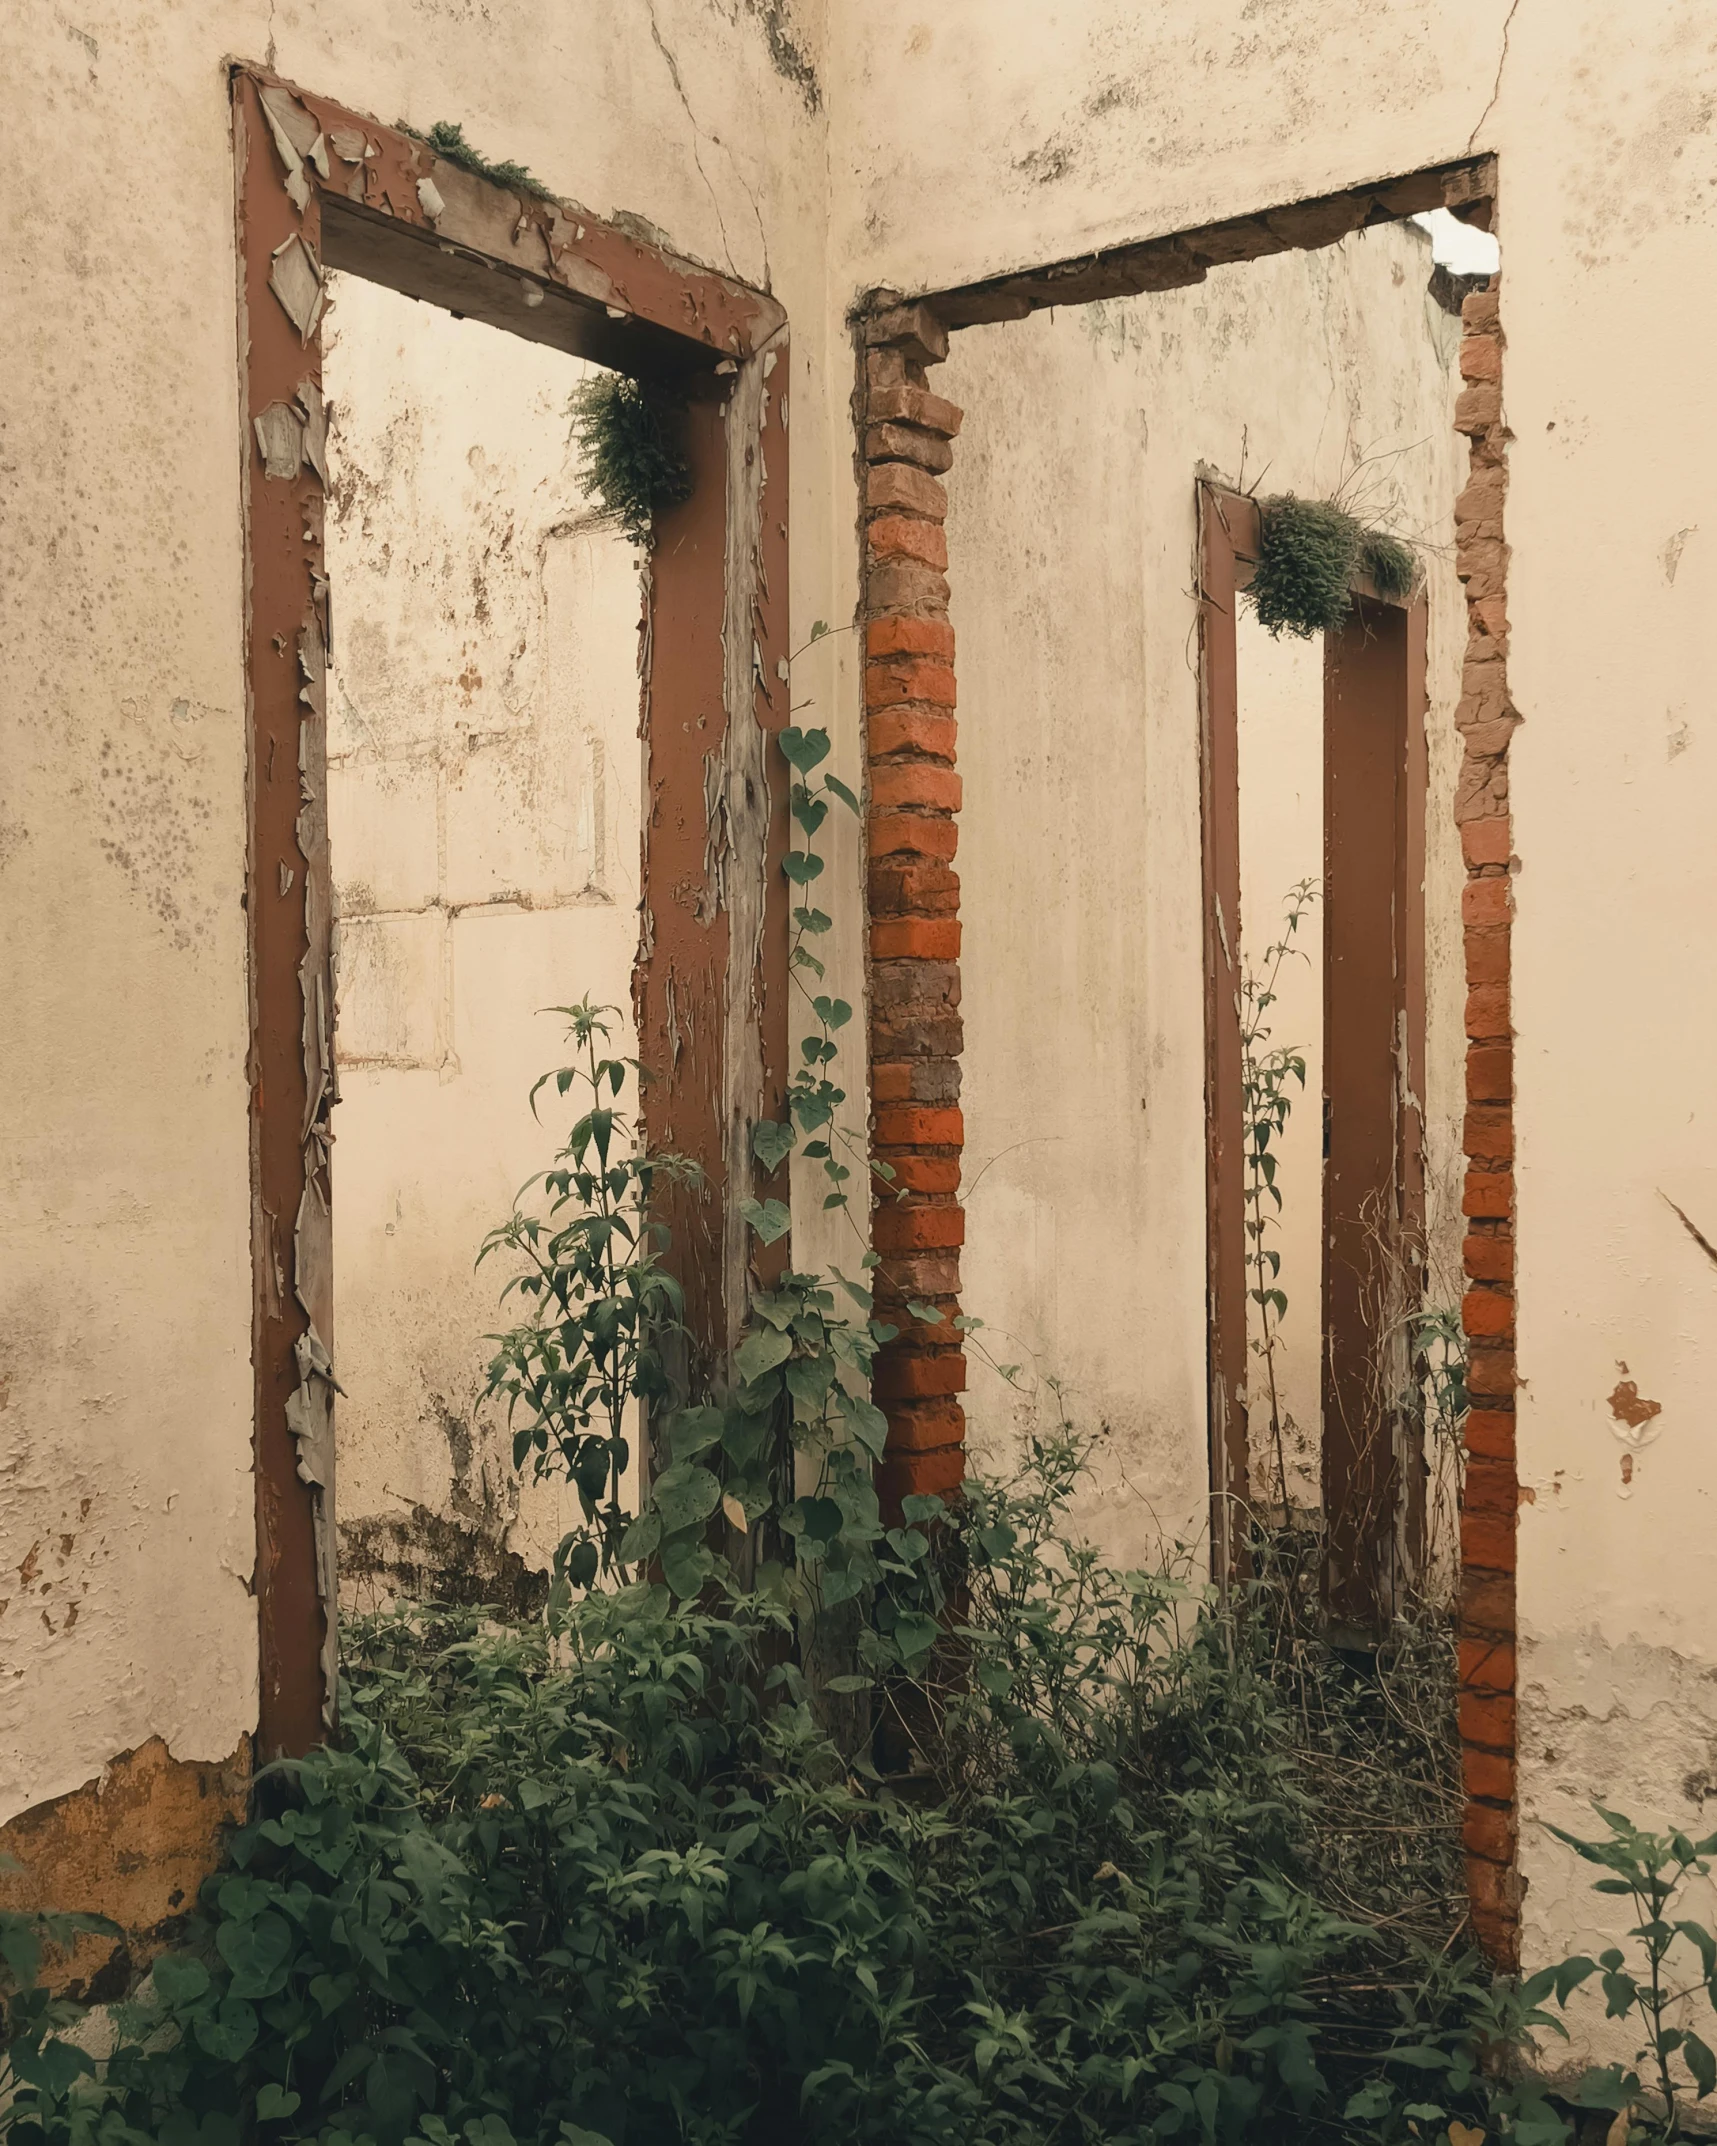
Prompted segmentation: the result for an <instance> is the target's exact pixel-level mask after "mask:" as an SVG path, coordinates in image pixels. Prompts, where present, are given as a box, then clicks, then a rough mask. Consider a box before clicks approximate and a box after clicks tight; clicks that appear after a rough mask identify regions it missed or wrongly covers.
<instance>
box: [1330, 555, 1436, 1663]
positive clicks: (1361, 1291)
mask: <svg viewBox="0 0 1717 2146" xmlns="http://www.w3.org/2000/svg"><path fill="white" fill-rule="evenodd" d="M1323 796H1324V993H1323V1000H1324V1052H1323V1061H1324V1095H1323V1110H1324V1179H1323V1205H1324V1228H1323V1305H1324V1311H1323V1324H1324V1336H1323V1353H1322V1365H1323V1371H1322V1398H1323V1497H1324V1521H1325V1529H1326V1536H1325V1571H1324V1585H1325V1599H1326V1601H1327V1603H1328V1607H1329V1613H1330V1617H1331V1620H1332V1622H1333V1624H1334V1625H1336V1626H1337V1627H1343V1628H1346V1629H1348V1630H1350V1631H1352V1632H1353V1633H1354V1634H1355V1636H1356V1637H1358V1636H1364V1635H1368V1634H1375V1633H1377V1632H1380V1631H1382V1630H1383V1629H1385V1628H1386V1627H1387V1625H1388V1623H1389V1620H1390V1618H1391V1617H1392V1615H1393V1614H1394V1612H1395V1609H1396V1607H1397V1606H1398V1603H1399V1601H1400V1597H1401V1593H1402V1590H1403V1588H1404V1587H1406V1586H1408V1585H1410V1584H1411V1582H1412V1580H1413V1579H1414V1578H1416V1576H1417V1574H1418V1571H1419V1567H1420V1563H1421V1560H1422V1557H1423V1548H1424V1540H1423V1538H1424V1520H1425V1484H1424V1459H1423V1426H1422V1424H1421V1423H1420V1422H1419V1420H1418V1411H1417V1410H1416V1409H1415V1408H1414V1407H1413V1406H1412V1405H1411V1402H1410V1401H1409V1399H1408V1394H1409V1388H1410V1384H1411V1380H1410V1361H1409V1346H1410V1333H1409V1328H1408V1325H1407V1321H1408V1319H1409V1317H1410V1315H1411V1314H1412V1313H1415V1312H1417V1311H1418V1309H1419V1307H1420V1304H1421V1303H1422V1301H1423V1297H1424V1263H1425V1166H1424V1111H1423V1098H1424V1083H1425V799H1426V771H1425V604H1424V601H1423V599H1422V598H1419V599H1416V600H1414V601H1412V602H1410V603H1407V604H1390V603H1382V602H1379V601H1378V600H1377V599H1376V598H1375V597H1374V596H1370V595H1359V596H1356V597H1355V600H1354V608H1353V611H1352V614H1351V615H1350V617H1349V618H1348V621H1347V623H1346V624H1345V625H1344V626H1343V627H1342V628H1341V630H1340V631H1339V632H1336V633H1329V634H1326V635H1325V636H1324V780H1323Z"/></svg>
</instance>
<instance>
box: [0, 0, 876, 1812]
mask: <svg viewBox="0 0 1717 2146" xmlns="http://www.w3.org/2000/svg"><path fill="white" fill-rule="evenodd" d="M670 54H671V55H672V56H673V59H674V62H675V65H676V67H677V69H678V72H679V77H680V89H679V90H676V89H675V86H674V83H673V80H672V74H671V70H670V68H669V66H668V64H667V56H668V55H670ZM233 55H238V56H242V57H244V58H247V59H251V60H254V61H257V62H263V63H271V64H272V65H273V66H275V67H276V68H277V69H278V70H279V71H280V72H281V73H282V74H284V75H286V76H288V77H289V78H292V79H296V80H299V81H301V82H303V83H305V84H306V85H308V86H311V87H314V88H315V89H317V90H320V91H322V92H324V93H326V94H329V95H332V96H335V97H338V98H341V99H343V100H344V101H346V102H347V103H349V104H351V105H353V106H355V107H357V108H359V109H361V110H368V111H371V112H374V113H375V114H376V115H377V116H378V117H379V118H381V119H382V120H384V121H388V122H391V121H393V120H394V119H396V118H400V117H404V118H406V119H408V120H410V121H411V122H412V123H413V124H415V125H418V126H425V127H426V126H428V125H429V124H431V123H432V122H433V121H436V120H439V119H450V120H458V121H460V122H462V123H463V124H464V126H465V128H466V131H467V133H468V135H469V136H470V138H471V139H472V140H474V141H475V142H476V143H478V144H479V145H480V146H481V147H482V148H484V149H485V150H487V151H489V152H490V153H491V154H494V155H497V156H510V157H514V158H517V159H518V160H520V161H521V162H523V163H526V164H528V165H529V166H530V167H531V168H532V169H533V170H534V171H536V172H537V173H538V174H539V175H540V176H541V178H542V179H543V180H544V182H545V183H546V184H548V185H550V186H552V187H553V188H555V189H556V190H557V191H561V192H564V193H566V194H568V195H571V196H574V197H576V198H578V199H580V200H583V201H586V202H589V203H590V204H592V205H593V206H595V207H598V208H600V209H601V210H604V211H607V210H624V211H627V212H630V213H633V214H636V215H638V216H641V217H642V218H644V219H645V220H646V221H647V222H648V223H650V224H652V225H654V226H656V227H658V228H660V229H661V230H663V231H665V232H668V233H671V235H672V241H673V244H674V245H675V246H676V247H678V248H679V249H681V250H682V251H684V252H686V253H688V254H691V255H694V256H698V257H701V258H704V259H707V260H709V261H711V262H712V263H714V264H715V265H717V266H719V267H722V268H729V269H733V270H735V271H736V272H737V273H738V274H740V275H742V276H744V277H747V278H749V279H751V280H753V281H761V280H763V279H764V278H765V276H767V278H768V279H769V280H770V282H771V283H772V285H773V287H774V289H775V291H776V293H777V295H778V296H779V297H780V298H781V299H782V301H783V302H784V303H785V305H786V306H787V308H788V310H789V313H790V314H791V316H792V319H793V328H794V347H793V357H792V364H793V373H792V376H791V384H790V389H789V392H790V393H791V395H792V397H793V402H794V410H793V416H794V434H793V437H794V454H795V472H794V484H795V495H796V496H795V503H794V514H795V521H796V540H795V547H794V575H795V583H794V589H793V610H794V613H795V615H796V616H800V617H803V618H804V619H806V620H809V619H811V618H813V617H825V618H835V617H838V616H840V615H841V613H840V611H839V609H838V604H839V602H841V601H848V602H850V596H849V597H847V598H837V595H836V593H835V578H834V571H833V566H832V560H833V556H834V555H833V548H832V537H831V529H832V527H833V524H832V522H831V516H830V500H831V497H832V496H833V486H834V482H835V478H836V474H837V472H839V473H840V474H841V475H842V477H843V479H844V487H843V492H842V512H843V514H846V513H848V512H849V511H850V510H849V507H848V503H847V501H848V495H849V494H850V483H851V480H850V459H849V460H848V461H847V462H846V463H845V464H844V465H843V463H842V460H841V456H842V455H847V456H848V457H849V458H850V447H849V445H848V442H847V439H846V433H845V413H844V410H842V409H836V410H833V411H830V410H826V409H825V408H824V407H823V406H822V403H821V400H820V398H818V397H813V396H810V395H806V394H804V393H803V387H804V383H805V381H806V380H807V379H808V378H810V377H812V376H813V373H815V374H816V375H817V376H818V377H821V374H822V372H823V371H824V370H825V369H826V366H827V363H828V360H827V358H826V355H825V352H826V347H827V343H828V338H829V335H830V332H831V331H830V324H829V320H828V308H829V302H830V301H829V295H828V291H827V286H826V282H825V275H824V236H825V232H826V227H827V204H826V183H827V173H826V164H825V156H824V130H825V126H826V106H825V104H824V102H823V100H822V90H821V86H820V85H821V82H822V24H821V11H820V7H819V6H818V5H817V4H816V0H807V4H797V0H790V4H787V5H777V4H774V0H768V4H765V0H727V4H720V5H705V4H703V0H652V4H651V5H649V6H646V7H640V8H636V9H615V8H612V7H609V6H606V5H602V4H600V0H521V4H518V5H512V6H508V7H507V8H505V9H499V8H492V7H487V6H482V5H475V4H469V5H468V4H465V0H378V4H377V5H375V6H372V7H367V8H364V9H361V10H353V9H352V8H350V7H348V6H343V5H336V4H334V0H273V4H272V5H270V4H267V0H214V4H212V5H210V6H207V7H202V8H197V9H186V8H183V7H179V6H176V5H172V4H170V0H124V4H121V0H89V4H88V5H84V4H82V0H66V4H64V5H57V4H50V0H18V4H17V5H15V6H12V7H9V8H7V9H6V10H4V12H3V16H0V81H3V82H4V84H5V88H4V91H3V92H0V102H3V104H4V110H5V118H6V124H5V126H4V127H3V128H0V251H3V257H4V259H5V260H6V263H7V271H8V275H9V277H10V278H11V279H12V280H11V285H10V287H11V288H12V289H13V290H15V291H17V292H19V293H27V294H28V303H27V304H22V303H21V304H20V305H18V306H17V307H16V308H15V309H14V310H15V319H14V333H13V338H12V343H11V346H10V351H9V357H8V364H7V378H6V392H5V397H4V410H3V413H0V416H3V424H4V433H3V445H0V499H3V502H4V513H5V518H6V524H7V527H8V530H9V531H10V532H12V540H11V543H10V545H9V551H8V570H7V573H6V575H5V577H4V586H3V588H0V647H3V655H4V661H3V663H0V677H3V679H4V688H3V690H0V740H3V742H0V908H3V912H4V916H5V925H6V928H5V930H4V932H3V933H0V1003H3V1004H4V1006H5V1009H6V1012H5V1018H4V1020H0V1092H4V1094H5V1095H6V1097H7V1103H8V1122H7V1138H6V1142H5V1151H4V1157H5V1159H4V1165H3V1168H0V1601H4V1602H6V1603H7V1605H8V1606H7V1608H6V1609H5V1611H4V1612H3V1613H0V1821H3V1820H4V1819H6V1818H8V1817H10V1816H11V1815H12V1814H14V1813H16V1812H20V1811H23V1810H27V1809H29V1808H30V1807H32V1806H34V1805H37V1804H39V1803H41V1802H42V1801H43V1800H44V1799H48V1798H53V1797H58V1796H63V1795H67V1794H70V1793H71V1792H74V1791H81V1790H82V1789H83V1788H84V1785H85V1784H92V1783H94V1782H96V1781H97V1780H99V1779H100V1778H101V1777H102V1774H103V1769H105V1768H106V1767H107V1766H108V1765H109V1762H110V1761H112V1760H115V1759H116V1758H118V1757H119V1755H120V1754H123V1753H126V1752H131V1751H136V1750H140V1749H141V1748H142V1747H144V1746H145V1745H148V1744H149V1743H150V1740H151V1738H154V1737H159V1738H160V1739H162V1741H163V1744H164V1746H165V1748H166V1750H167V1752H168V1754H169V1756H170V1758H171V1759H172V1760H173V1761H176V1762H184V1763H190V1762H198V1761H207V1762H211V1763H218V1762H221V1761H224V1760H226V1759H228V1758H229V1757H230V1756H231V1755H233V1754H234V1753H235V1751H237V1750H238V1749H239V1747H240V1745H241V1743H242V1740H243V1738H244V1737H245V1735H246V1733H247V1732H248V1731H249V1730H250V1729H251V1728H252V1727H253V1726H254V1724H255V1720H256V1704H257V1699H256V1679H257V1633H256V1611H255V1605H254V1601H253V1599H252V1597H251V1595H250V1592H249V1585H250V1578H251V1572H252V1568H253V1564H254V1558H255V1518H254V1493H253V1488H252V1478H251V1470H250V1440H251V1368H250V1324H251V1311H250V1280H249V1273H250V1244H249V1238H250V1213H249V1193H248V1176H249V1166H248V1159H247V1158H248V1135H247V1124H246V1085H245V1054H246V1047H247V1035H248V1021H249V1015H248V1008H247V998H246V976H245V919H244V914H243V911H242V909H241V907H240V896H241V893H242V891H243V875H244V863H245V830H246V805H245V747H244V673H243V667H242V642H241V632H242V621H243V615H244V592H243V584H242V571H241V532H240V519H239V516H240V489H239V472H240V467H241V464H240V451H241V446H242V441H241V434H240V425H239V415H238V362H237V351H236V345H235V268H234V248H233V171H232V147H231V132H230V116H229V102H228V88H227V73H226V68H227V62H228V59H229V57H230V56H233ZM795 55H797V58H796V59H795ZM807 72H809V74H811V75H812V76H814V77H815V80H814V81H812V82H811V83H810V84H809V85H808V84H807V79H806V76H807ZM839 348H840V358H839V361H838V362H839V364H840V365H843V366H844V365H845V364H846V363H847V362H848V360H847V350H848V345H847V344H846V342H845V338H844V333H842V335H841V337H840V344H839ZM836 439H838V440H839V450H838V451H837V450H836V447H835V445H834V442H835V441H836ZM844 566H845V562H844V561H843V569H844ZM335 603H336V609H337V608H338V604H339V593H338V591H337V590H336V592H335ZM336 630H338V627H336ZM840 638H841V640H842V642H843V647H842V648H841V649H839V650H831V651H829V652H828V653H827V654H826V655H825V656H824V657H823V658H822V659H821V661H820V669H819V673H818V678H817V680H816V684H817V686H818V687H819V689H821V690H825V691H826V690H827V689H828V684H829V681H830V680H831V679H832V678H833V677H835V676H837V675H839V673H840V667H841V666H842V665H843V664H844V663H845V662H846V660H847V658H846V655H845V651H844V641H845V639H846V637H844V636H843V637H840ZM567 913H570V912H567ZM495 981H496V985H497V988H499V986H500V984H501V981H502V979H501V977H500V975H499V974H498V973H497V975H496V978H495ZM849 995H851V992H850V987H849ZM521 1174H522V1173H521ZM509 1189H510V1188H509ZM74 1610H75V1616H74V1614H73V1613H74ZM168 1822H169V1821H166V1820H164V1821H163V1823H168ZM144 1844H145V1845H146V1844H147V1843H146V1841H145V1843H144Z"/></svg>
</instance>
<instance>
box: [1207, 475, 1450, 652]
mask: <svg viewBox="0 0 1717 2146" xmlns="http://www.w3.org/2000/svg"><path fill="white" fill-rule="evenodd" d="M1258 520H1259V528H1260V542H1259V551H1258V564H1257V568H1256V570H1255V571H1254V573H1253V576H1252V583H1251V587H1250V588H1249V589H1248V590H1247V592H1246V593H1247V595H1248V596H1249V597H1250V598H1251V600H1252V608H1253V610H1254V611H1255V612H1256V613H1257V615H1258V622H1259V624H1260V625H1261V626H1264V627H1266V628H1267V629H1268V630H1269V632H1270V634H1271V636H1272V637H1273V638H1275V639H1277V640H1279V639H1280V638H1281V636H1282V635H1283V633H1291V634H1293V635H1295V636H1296V637H1297V638H1298V639H1300V640H1302V641H1307V640H1310V639H1311V637H1312V636H1313V635H1314V634H1318V633H1327V632H1331V631H1333V630H1335V629H1336V628H1338V627H1340V626H1343V625H1345V624H1346V622H1347V617H1348V613H1349V612H1350V611H1351V610H1352V608H1353V582H1354V577H1355V576H1356V575H1360V574H1363V575H1365V576H1367V577H1369V579H1370V581H1371V584H1372V586H1373V587H1374V588H1375V589H1376V591H1377V593H1378V595H1379V596H1381V597H1382V598H1383V599H1384V600H1385V602H1388V603H1402V602H1405V600H1406V599H1407V598H1408V597H1409V596H1411V595H1412V593H1413V590H1414V587H1415V585H1416V583H1417V580H1418V568H1417V566H1416V565H1415V563H1414V558H1413V554H1412V552H1411V551H1410V550H1409V549H1408V547H1407V546H1406V545H1405V544H1403V543H1402V542H1401V541H1400V539H1399V538H1398V537H1392V536H1387V535H1385V534H1384V532H1383V531H1382V530H1380V529H1368V528H1366V527H1365V525H1364V524H1363V523H1362V522H1360V521H1359V520H1358V519H1357V518H1356V517H1355V516H1353V515H1351V514H1349V513H1348V511H1347V510H1346V508H1345V507H1340V506H1337V505H1336V503H1335V502H1334V501H1333V500H1328V499H1298V498H1296V497H1295V496H1294V494H1293V493H1292V492H1285V493H1283V494H1282V495H1281V496H1280V497H1279V498H1276V499H1264V500H1260V501H1259V503H1258Z"/></svg>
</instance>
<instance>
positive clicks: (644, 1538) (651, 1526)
mask: <svg viewBox="0 0 1717 2146" xmlns="http://www.w3.org/2000/svg"><path fill="white" fill-rule="evenodd" d="M661 1540H662V1516H661V1514H660V1513H648V1512H647V1513H640V1514H639V1515H638V1517H637V1518H636V1519H635V1520H634V1521H633V1522H632V1524H631V1526H630V1527H629V1528H628V1529H627V1530H626V1532H625V1534H624V1535H622V1536H621V1538H620V1561H621V1563H622V1564H624V1565H640V1564H642V1563H643V1561H644V1559H645V1558H647V1557H654V1556H655V1554H656V1550H657V1547H658V1546H659V1544H660V1543H661Z"/></svg>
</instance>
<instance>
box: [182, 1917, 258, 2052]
mask: <svg viewBox="0 0 1717 2146" xmlns="http://www.w3.org/2000/svg"><path fill="white" fill-rule="evenodd" d="M223 1927H225V1926H224V1925H223ZM191 2031H192V2032H193V2033H194V2034H195V2036H196V2038H197V2040H198V2041H199V2042H201V2044H202V2045H203V2047H204V2048H205V2049H206V2050H207V2051H208V2053H209V2055H210V2056H212V2057H215V2058H217V2059H218V2060H219V2061H220V2062H222V2063H225V2064H236V2063H237V2062H238V2060H239V2058H240V2057H242V2056H243V2055H244V2054H245V2053H246V2052H247V2051H248V2050H249V2048H250V2047H251V2044H252V2043H253V2042H254V2041H255V2040H256V2014H255V2012H253V2011H252V2010H251V2008H250V2006H249V2005H248V2004H246V2003H245V2001H244V1999H243V1998H242V1997H234V1996H231V1995H228V1996H226V1997H223V1998H222V1999H221V2008H220V2011H219V2012H218V2013H217V2014H216V2015H215V2016H214V2018H212V2019H210V2018H202V2019H199V2020H198V2021H197V2023H196V2025H195V2026H194V2027H193V2029H192V2030H191Z"/></svg>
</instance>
